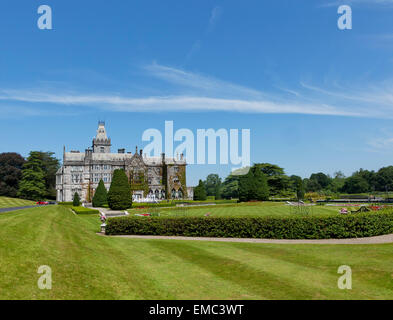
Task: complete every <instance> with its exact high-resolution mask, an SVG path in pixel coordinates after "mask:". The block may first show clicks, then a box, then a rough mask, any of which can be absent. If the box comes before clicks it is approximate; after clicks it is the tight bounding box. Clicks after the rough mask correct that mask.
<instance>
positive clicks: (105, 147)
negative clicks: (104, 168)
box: [93, 121, 112, 153]
mask: <svg viewBox="0 0 393 320" xmlns="http://www.w3.org/2000/svg"><path fill="white" fill-rule="evenodd" d="M111 145H112V144H111V139H110V138H108V137H107V135H106V130H105V122H104V121H99V122H98V129H97V135H96V137H95V138H94V139H93V152H94V153H110V152H111Z"/></svg>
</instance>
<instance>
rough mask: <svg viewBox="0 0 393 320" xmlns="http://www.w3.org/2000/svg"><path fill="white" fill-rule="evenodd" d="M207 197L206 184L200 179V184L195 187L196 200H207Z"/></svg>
mask: <svg viewBox="0 0 393 320" xmlns="http://www.w3.org/2000/svg"><path fill="white" fill-rule="evenodd" d="M206 198H207V195H206V189H205V184H204V183H203V181H202V180H199V183H198V185H197V186H196V187H195V188H194V200H198V201H205V200H206Z"/></svg>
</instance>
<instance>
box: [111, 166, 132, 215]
mask: <svg viewBox="0 0 393 320" xmlns="http://www.w3.org/2000/svg"><path fill="white" fill-rule="evenodd" d="M108 205H109V208H111V209H112V210H125V209H128V208H131V206H132V194H131V187H130V184H129V183H128V178H127V175H126V173H125V172H124V170H122V169H117V170H115V171H114V172H113V178H112V183H111V186H110V188H109V192H108Z"/></svg>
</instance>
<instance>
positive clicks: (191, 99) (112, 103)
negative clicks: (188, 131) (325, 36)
mask: <svg viewBox="0 0 393 320" xmlns="http://www.w3.org/2000/svg"><path fill="white" fill-rule="evenodd" d="M0 100H7V101H18V102H29V103H49V104H59V105H69V106H75V105H78V106H87V107H97V108H100V109H104V110H109V111H117V112H154V111H177V112H187V111H227V112H241V113H296V114H314V115H339V116H359V114H356V113H354V112H346V111H341V110H339V109H337V108H335V107H332V106H328V105H323V104H321V105H314V104H309V105H306V104H291V103H275V102H271V101H266V100H235V99H221V98H208V97H196V96H167V97H146V98H129V97H123V96H114V95H78V94H72V95H70V94H67V95H63V94H59V93H47V92H39V91H35V92H32V91H15V90H13V91H9V90H3V91H2V94H1V95H0ZM0 109H1V107H0Z"/></svg>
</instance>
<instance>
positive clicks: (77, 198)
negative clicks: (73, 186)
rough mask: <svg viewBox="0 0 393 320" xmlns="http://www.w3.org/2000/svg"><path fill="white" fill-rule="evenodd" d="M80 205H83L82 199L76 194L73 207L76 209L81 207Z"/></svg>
mask: <svg viewBox="0 0 393 320" xmlns="http://www.w3.org/2000/svg"><path fill="white" fill-rule="evenodd" d="M80 204H81V200H80V198H79V194H78V192H75V194H74V200H73V201H72V205H73V206H74V207H79V206H80Z"/></svg>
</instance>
